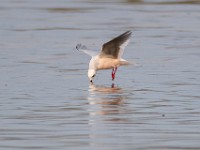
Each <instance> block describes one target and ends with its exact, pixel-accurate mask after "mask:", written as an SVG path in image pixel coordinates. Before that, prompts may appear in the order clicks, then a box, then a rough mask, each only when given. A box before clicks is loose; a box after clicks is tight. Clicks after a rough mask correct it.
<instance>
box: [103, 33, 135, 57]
mask: <svg viewBox="0 0 200 150" xmlns="http://www.w3.org/2000/svg"><path fill="white" fill-rule="evenodd" d="M131 34H132V32H131V31H127V32H125V33H123V34H121V35H120V36H118V37H116V38H114V39H112V40H111V41H109V42H107V43H105V44H103V47H102V51H101V54H100V56H102V57H112V58H120V57H121V56H122V54H123V51H124V48H125V46H127V45H128V42H129V39H130V37H131Z"/></svg>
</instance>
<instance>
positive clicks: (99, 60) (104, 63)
mask: <svg viewBox="0 0 200 150" xmlns="http://www.w3.org/2000/svg"><path fill="white" fill-rule="evenodd" d="M131 33H132V32H131V31H126V32H125V33H123V34H121V35H119V36H117V37H115V38H114V39H112V40H110V41H109V42H107V43H104V44H103V46H102V49H101V51H100V52H99V53H98V52H96V51H91V50H90V49H88V48H87V47H86V46H85V45H82V44H77V46H76V49H77V50H79V51H82V52H84V53H86V54H88V55H90V56H91V57H92V58H91V60H90V63H89V69H88V78H89V80H90V82H91V83H93V78H94V77H95V75H96V72H97V71H98V70H103V69H112V73H111V77H112V80H114V79H115V74H116V71H117V68H118V67H119V66H123V65H128V64H129V62H128V61H126V60H125V59H122V58H121V57H122V55H123V52H124V48H125V47H126V46H127V45H128V43H129V41H130V37H131Z"/></svg>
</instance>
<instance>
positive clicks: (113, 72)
mask: <svg viewBox="0 0 200 150" xmlns="http://www.w3.org/2000/svg"><path fill="white" fill-rule="evenodd" d="M116 71H117V67H116V68H113V70H112V80H114V79H115V73H116Z"/></svg>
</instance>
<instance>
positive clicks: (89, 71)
mask: <svg viewBox="0 0 200 150" xmlns="http://www.w3.org/2000/svg"><path fill="white" fill-rule="evenodd" d="M95 75H96V70H95V69H89V70H88V78H89V80H90V82H91V83H92V82H93V78H94V77H95Z"/></svg>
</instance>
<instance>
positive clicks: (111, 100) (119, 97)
mask: <svg viewBox="0 0 200 150" xmlns="http://www.w3.org/2000/svg"><path fill="white" fill-rule="evenodd" d="M123 94H124V93H123V90H122V89H121V88H119V87H116V86H115V85H114V84H112V85H111V86H97V85H94V84H91V85H90V86H89V96H88V101H89V104H90V106H91V107H90V110H89V113H90V116H93V117H95V116H97V115H111V114H112V117H106V119H107V120H110V121H111V120H113V121H114V120H115V119H114V118H115V117H116V116H115V115H114V114H119V113H122V112H123V110H124V109H123V104H124V95H123ZM102 118H103V117H102ZM108 118H109V119H108ZM118 119H119V118H118ZM118 119H117V120H118ZM93 121H95V120H93Z"/></svg>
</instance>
